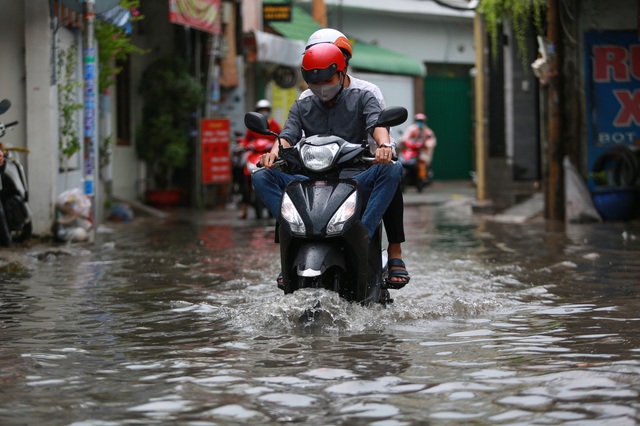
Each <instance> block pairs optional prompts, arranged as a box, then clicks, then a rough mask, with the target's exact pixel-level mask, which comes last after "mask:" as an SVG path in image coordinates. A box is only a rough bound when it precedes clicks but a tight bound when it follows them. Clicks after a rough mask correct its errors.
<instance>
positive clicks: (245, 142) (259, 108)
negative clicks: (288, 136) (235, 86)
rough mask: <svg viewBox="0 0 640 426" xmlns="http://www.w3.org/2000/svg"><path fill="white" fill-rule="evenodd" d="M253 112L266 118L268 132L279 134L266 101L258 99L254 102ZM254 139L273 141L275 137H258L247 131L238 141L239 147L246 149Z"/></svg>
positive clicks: (278, 128)
mask: <svg viewBox="0 0 640 426" xmlns="http://www.w3.org/2000/svg"><path fill="white" fill-rule="evenodd" d="M255 111H256V112H259V113H260V114H262V115H264V116H265V117H266V118H267V122H268V123H269V130H271V131H272V132H274V133H276V134H279V133H280V131H281V130H282V129H281V127H280V124H279V123H278V122H277V121H276V119H275V118H273V117H271V102H269V101H268V100H266V99H260V100H259V101H258V102H256V107H255ZM256 139H269V140H272V141H275V140H276V137H275V136H273V135H259V134H257V133H254V132H252V131H251V130H249V129H247V133H246V134H245V135H244V138H243V139H242V140H241V141H240V145H241V146H243V147H245V148H246V147H247V146H249V144H250V143H251V142H252V141H254V140H256Z"/></svg>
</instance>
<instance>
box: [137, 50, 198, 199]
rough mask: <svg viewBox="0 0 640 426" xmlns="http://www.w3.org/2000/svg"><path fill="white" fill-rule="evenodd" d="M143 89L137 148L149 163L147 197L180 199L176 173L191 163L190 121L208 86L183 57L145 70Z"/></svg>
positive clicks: (157, 63)
mask: <svg viewBox="0 0 640 426" xmlns="http://www.w3.org/2000/svg"><path fill="white" fill-rule="evenodd" d="M139 92H140V95H141V96H142V99H143V110H142V123H141V125H140V126H139V127H138V129H137V132H136V152H137V154H138V158H140V159H141V160H143V161H144V162H145V163H146V164H147V173H148V177H149V178H150V186H149V191H147V201H148V202H150V203H152V204H153V203H154V202H153V199H158V198H160V199H162V198H163V197H165V198H166V197H167V196H168V197H172V198H173V199H174V201H175V202H177V201H178V200H179V194H180V190H179V189H178V188H175V187H174V182H173V174H174V171H175V169H176V168H179V167H184V166H186V164H187V161H188V155H189V127H190V121H191V117H192V114H193V112H194V111H195V110H197V108H199V107H200V106H201V105H202V103H203V102H204V90H203V88H202V85H201V84H200V83H198V82H197V81H196V79H195V78H194V77H193V76H192V75H191V74H190V73H189V70H188V69H187V66H186V64H185V63H184V62H183V61H182V60H180V59H178V58H161V59H158V60H156V61H155V62H153V63H151V64H150V65H149V66H148V68H146V70H145V71H144V72H143V74H142V78H141V80H140V89H139ZM166 191H169V193H168V194H167V193H166ZM163 192H164V193H163ZM176 198H178V199H177V200H176ZM160 204H162V205H166V204H168V203H167V202H162V201H160Z"/></svg>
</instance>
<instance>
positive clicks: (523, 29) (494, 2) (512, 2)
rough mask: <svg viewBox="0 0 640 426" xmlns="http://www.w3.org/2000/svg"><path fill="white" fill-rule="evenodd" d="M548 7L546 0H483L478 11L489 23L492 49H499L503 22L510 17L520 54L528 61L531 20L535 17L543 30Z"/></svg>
mask: <svg viewBox="0 0 640 426" xmlns="http://www.w3.org/2000/svg"><path fill="white" fill-rule="evenodd" d="M546 8H547V3H546V0H482V1H481V2H480V4H479V5H478V11H479V12H480V13H481V14H482V15H483V17H484V19H485V22H486V25H487V32H488V33H489V36H490V38H491V47H492V49H493V50H494V51H496V50H497V49H498V40H499V37H500V36H501V32H500V31H501V28H502V24H503V22H504V20H505V19H508V20H509V22H511V27H512V28H513V33H514V35H515V38H516V43H517V45H518V54H519V56H520V58H521V59H522V60H523V62H526V58H527V35H528V32H529V29H530V28H531V20H532V18H533V23H534V24H535V28H536V29H537V30H538V31H540V32H541V31H542V25H543V17H544V13H545V11H546ZM525 65H526V64H525Z"/></svg>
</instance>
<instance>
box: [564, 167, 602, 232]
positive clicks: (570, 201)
mask: <svg viewBox="0 0 640 426" xmlns="http://www.w3.org/2000/svg"><path fill="white" fill-rule="evenodd" d="M562 165H563V167H564V192H565V220H566V222H571V223H582V222H602V217H600V214H599V213H598V211H597V210H596V208H595V206H594V205H593V200H592V199H591V193H590V192H589V188H587V184H586V183H585V182H584V179H582V176H580V173H578V170H576V168H575V166H574V165H573V164H571V160H569V157H567V156H565V157H564V160H563V161H562Z"/></svg>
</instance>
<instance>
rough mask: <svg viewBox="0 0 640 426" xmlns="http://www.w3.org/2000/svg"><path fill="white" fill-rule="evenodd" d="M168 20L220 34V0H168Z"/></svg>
mask: <svg viewBox="0 0 640 426" xmlns="http://www.w3.org/2000/svg"><path fill="white" fill-rule="evenodd" d="M169 22H173V23H174V24H181V25H184V26H187V27H192V28H195V29H197V30H200V31H206V32H208V33H213V34H220V32H221V29H220V0H169Z"/></svg>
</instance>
